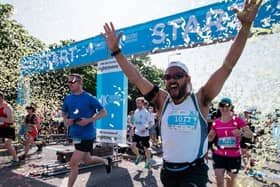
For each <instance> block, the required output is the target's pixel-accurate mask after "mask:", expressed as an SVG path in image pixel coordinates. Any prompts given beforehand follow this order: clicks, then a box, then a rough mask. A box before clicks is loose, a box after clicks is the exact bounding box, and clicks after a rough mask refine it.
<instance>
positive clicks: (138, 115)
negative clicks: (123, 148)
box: [131, 97, 155, 169]
mask: <svg viewBox="0 0 280 187" xmlns="http://www.w3.org/2000/svg"><path fill="white" fill-rule="evenodd" d="M144 102H145V99H144V97H138V98H136V107H137V109H136V110H135V112H134V119H135V134H134V136H133V141H132V145H131V150H132V151H133V153H134V154H135V155H136V156H137V157H136V160H135V164H136V165H137V164H139V162H140V161H141V160H142V158H143V156H142V155H141V154H140V153H139V148H142V147H143V149H144V152H145V156H146V163H145V168H148V169H149V168H151V153H150V151H149V150H148V148H149V147H150V143H149V139H150V136H149V128H150V127H152V126H153V125H154V123H155V121H154V118H153V116H152V115H151V113H150V112H149V111H148V110H147V109H146V108H145V107H144Z"/></svg>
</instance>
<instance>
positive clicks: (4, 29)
mask: <svg viewBox="0 0 280 187" xmlns="http://www.w3.org/2000/svg"><path fill="white" fill-rule="evenodd" d="M12 14H13V6H12V5H9V4H0V82H1V84H0V90H1V91H2V92H3V93H4V94H5V96H6V99H7V100H8V101H9V102H10V103H11V104H12V105H13V106H14V107H16V98H17V87H18V80H19V74H20V63H19V61H20V59H21V58H22V57H23V56H27V55H30V54H33V53H35V52H39V51H42V50H44V49H46V45H45V44H44V43H43V42H41V41H40V40H38V39H37V38H35V37H33V36H31V35H29V34H28V32H27V31H26V30H25V29H24V27H23V26H22V25H20V24H19V23H17V22H16V21H15V20H11V16H12Z"/></svg>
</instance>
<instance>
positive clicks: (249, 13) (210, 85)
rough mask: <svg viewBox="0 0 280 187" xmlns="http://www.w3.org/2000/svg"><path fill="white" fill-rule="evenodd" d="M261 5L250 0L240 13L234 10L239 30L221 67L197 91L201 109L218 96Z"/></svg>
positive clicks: (240, 52)
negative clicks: (239, 24)
mask: <svg viewBox="0 0 280 187" xmlns="http://www.w3.org/2000/svg"><path fill="white" fill-rule="evenodd" d="M261 3H262V0H260V1H259V2H256V0H251V1H250V2H249V1H248V0H246V2H245V4H244V9H243V10H242V11H240V12H239V11H237V10H236V11H237V12H238V13H237V18H238V19H239V21H240V22H241V29H240V30H239V32H238V34H237V36H236V38H235V40H234V42H233V44H232V46H231V47H230V50H229V52H228V54H227V55H226V57H225V59H224V62H223V64H222V66H221V67H220V68H219V69H218V70H217V71H216V72H214V73H213V74H212V76H211V77H210V78H209V80H208V81H207V83H206V84H205V85H204V86H203V87H201V89H200V90H199V91H198V94H197V95H198V100H199V104H200V106H202V108H203V107H208V105H209V104H210V102H211V100H212V99H214V98H215V97H216V96H217V95H218V94H219V92H220V91H221V89H222V87H223V85H224V83H225V81H226V79H227V78H228V77H229V75H230V73H231V71H232V69H233V67H234V66H235V64H236V63H237V61H238V59H239V57H240V56H241V54H242V51H243V49H244V47H245V44H246V41H247V38H248V34H249V32H250V28H251V25H252V22H253V20H254V19H255V17H256V14H257V12H258V9H259V6H260V5H261Z"/></svg>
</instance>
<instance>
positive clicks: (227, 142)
mask: <svg viewBox="0 0 280 187" xmlns="http://www.w3.org/2000/svg"><path fill="white" fill-rule="evenodd" d="M218 145H219V146H220V147H222V148H235V147H236V138H235V137H234V136H231V137H223V138H219V139H218Z"/></svg>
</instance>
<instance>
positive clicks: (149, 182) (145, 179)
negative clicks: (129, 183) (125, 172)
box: [133, 170, 158, 187]
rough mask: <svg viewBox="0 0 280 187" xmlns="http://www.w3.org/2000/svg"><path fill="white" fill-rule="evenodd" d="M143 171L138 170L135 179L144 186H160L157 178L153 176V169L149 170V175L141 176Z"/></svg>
mask: <svg viewBox="0 0 280 187" xmlns="http://www.w3.org/2000/svg"><path fill="white" fill-rule="evenodd" d="M142 173H143V171H141V170H137V174H136V175H135V176H134V177H133V180H135V181H138V182H139V183H140V184H141V186H142V187H158V184H157V179H156V178H155V177H154V176H153V171H152V170H149V171H148V175H147V176H141V174H142Z"/></svg>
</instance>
